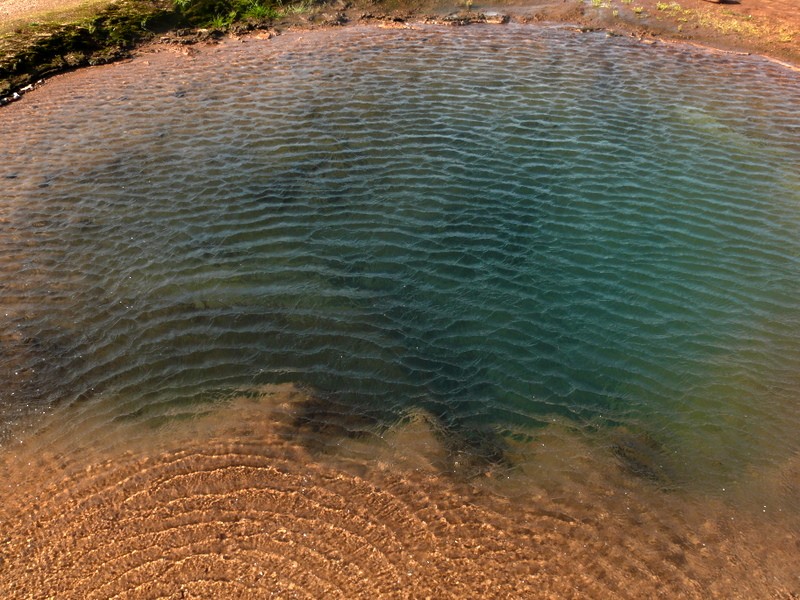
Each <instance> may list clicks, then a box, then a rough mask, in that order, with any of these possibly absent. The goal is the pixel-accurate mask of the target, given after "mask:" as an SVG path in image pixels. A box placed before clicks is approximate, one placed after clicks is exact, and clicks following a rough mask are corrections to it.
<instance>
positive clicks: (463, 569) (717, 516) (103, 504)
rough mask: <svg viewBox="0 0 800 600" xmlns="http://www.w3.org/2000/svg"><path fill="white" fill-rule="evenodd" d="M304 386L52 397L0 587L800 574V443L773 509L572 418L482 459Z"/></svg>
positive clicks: (774, 590) (543, 591)
mask: <svg viewBox="0 0 800 600" xmlns="http://www.w3.org/2000/svg"><path fill="white" fill-rule="evenodd" d="M308 401H309V397H308V396H307V395H306V394H305V393H304V392H302V391H300V390H298V389H296V388H294V387H292V386H280V387H270V388H262V389H259V390H257V391H255V392H254V391H252V390H251V391H250V392H249V393H248V394H246V395H243V396H242V397H240V398H237V399H234V400H233V401H231V402H229V403H225V404H221V405H219V406H218V407H216V408H215V409H214V410H212V411H210V412H208V413H207V414H205V415H203V416H199V417H196V418H192V419H187V420H182V421H180V422H176V423H171V424H169V425H166V426H163V427H161V428H158V429H147V430H145V429H143V427H142V425H137V424H135V423H126V422H118V423H112V426H109V422H108V417H109V415H108V414H102V415H94V414H93V413H92V412H90V411H89V409H86V410H85V412H81V411H82V410H83V409H81V408H80V407H72V408H64V409H59V410H56V411H55V412H54V413H53V414H52V416H51V417H50V418H49V419H48V422H47V424H45V425H44V426H41V428H40V429H39V430H38V431H37V432H36V433H34V434H32V435H31V434H26V435H25V436H24V439H23V440H22V441H18V442H16V443H15V444H13V445H12V446H11V447H8V448H4V449H3V453H2V454H3V459H2V463H0V482H2V483H1V484H0V486H1V487H0V597H3V598H33V597H37V598H41V597H56V598H81V599H85V598H111V597H115V598H116V597H120V598H201V597H202V598H267V597H276V598H277V597H280V598H377V597H380V598H426V597H431V598H467V597H473V598H475V597H482V598H510V597H528V598H569V597H584V598H609V597H614V598H655V597H668V598H677V597H684V598H686V597H688V598H709V597H717V598H783V599H789V598H797V597H798V595H800V580H798V573H799V571H798V569H797V565H798V557H800V538H799V537H798V535H797V534H798V522H799V521H798V518H797V517H798V515H797V512H793V511H792V510H791V507H792V503H793V502H794V498H797V497H798V496H800V484H799V483H798V482H800V458H797V459H795V460H792V461H790V462H789V463H787V464H786V465H784V466H783V467H782V468H780V469H777V470H775V471H774V472H770V473H762V474H759V475H757V476H755V475H754V476H753V478H752V479H753V482H752V487H753V488H758V489H759V490H761V492H763V491H765V490H767V491H769V492H770V494H771V497H772V498H773V499H774V502H773V503H771V504H770V511H769V513H766V512H762V510H760V507H758V506H755V505H754V502H755V500H753V498H755V496H752V498H751V497H750V496H749V495H748V494H749V493H748V492H742V491H740V492H739V493H738V494H736V495H734V496H732V497H731V498H730V499H726V498H715V499H709V498H704V497H701V496H700V495H698V494H691V493H689V492H688V491H686V490H683V491H681V490H665V489H660V488H659V487H657V486H656V485H655V484H653V483H652V482H648V481H645V480H642V479H641V478H637V477H635V476H632V475H630V474H627V473H626V472H624V471H623V470H622V469H620V466H619V464H618V463H617V462H616V461H615V459H614V458H613V455H612V453H610V452H608V451H607V449H605V448H602V447H598V446H597V445H596V444H593V443H592V441H591V440H589V439H584V438H582V437H581V436H580V435H579V434H577V433H574V432H569V431H568V430H567V429H566V428H563V427H560V426H559V425H554V426H553V427H552V428H551V429H550V430H545V431H544V432H542V433H541V434H540V435H539V436H537V438H536V440H535V442H534V443H533V445H530V444H529V445H528V446H527V447H525V448H520V454H519V457H518V460H516V461H515V465H514V466H513V467H509V468H507V469H496V470H493V471H492V470H490V471H483V472H482V473H481V474H478V475H476V474H475V473H474V472H468V470H466V469H463V468H461V467H460V465H459V457H453V456H450V455H448V454H447V452H445V451H444V449H443V446H442V444H441V443H440V437H439V435H438V432H437V431H436V428H435V427H434V426H433V425H431V423H430V420H429V419H427V418H426V416H425V415H423V414H418V415H416V416H414V417H413V418H412V419H410V421H409V422H408V423H406V424H404V425H402V426H398V427H397V428H396V429H395V430H393V431H390V432H388V433H387V434H385V435H382V436H366V437H364V436H362V437H359V438H350V437H347V436H339V435H337V434H336V433H335V432H332V431H333V430H335V429H336V428H332V429H331V428H328V427H326V426H325V424H324V423H323V424H319V423H317V424H316V425H313V426H309V425H308V424H306V425H303V426H298V425H296V423H297V420H296V416H297V415H298V410H299V407H302V406H303V405H304V403H306V402H308ZM92 410H94V409H92ZM94 423H96V424H97V426H94V425H93V424H94ZM81 431H82V432H84V433H81ZM87 432H88V433H87ZM749 498H750V499H749Z"/></svg>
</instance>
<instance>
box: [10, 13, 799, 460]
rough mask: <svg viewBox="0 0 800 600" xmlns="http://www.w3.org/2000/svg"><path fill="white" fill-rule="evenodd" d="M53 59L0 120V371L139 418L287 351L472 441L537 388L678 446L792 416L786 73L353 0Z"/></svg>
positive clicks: (211, 393)
mask: <svg viewBox="0 0 800 600" xmlns="http://www.w3.org/2000/svg"><path fill="white" fill-rule="evenodd" d="M117 69H118V70H117ZM118 73H121V75H119V74H118ZM142 82H146V84H143V83H142ZM50 85H52V86H53V89H54V90H57V89H59V88H57V86H58V85H59V84H58V82H54V83H52V84H50ZM69 85H70V86H71V87H70V89H71V93H72V98H73V100H74V101H72V102H64V101H63V98H62V97H59V94H58V93H51V94H49V95H45V94H41V95H39V96H35V95H32V96H31V97H30V98H29V99H27V100H26V102H25V103H21V104H19V105H15V106H12V107H9V108H8V109H4V111H3V113H2V115H1V116H2V119H1V120H0V137H2V139H3V140H4V148H3V149H2V150H0V152H2V166H0V177H2V178H3V179H2V181H3V184H4V197H3V199H2V205H1V207H0V210H1V211H2V214H0V230H1V232H2V237H1V238H0V246H2V247H1V248H0V250H1V252H0V256H2V258H0V261H2V263H1V265H2V266H1V268H2V271H3V273H4V278H3V281H4V283H3V284H2V285H3V287H2V293H3V308H4V311H5V313H6V315H7V321H6V323H7V325H6V326H5V327H4V329H3V331H2V333H0V335H2V336H3V337H2V338H1V339H0V341H2V345H1V346H0V351H2V354H0V359H1V360H2V361H3V365H4V366H7V367H9V369H8V371H9V372H12V371H13V372H14V373H15V374H17V373H21V374H22V375H21V376H18V377H17V378H16V379H14V377H13V376H12V377H10V378H11V379H12V380H13V381H12V382H11V384H12V385H10V387H8V388H7V389H8V390H11V391H10V392H8V394H12V393H13V394H17V395H16V396H15V397H19V396H20V395H24V396H25V398H26V399H27V400H28V401H31V400H38V402H39V403H40V404H42V405H48V404H50V403H53V402H55V401H59V400H60V401H65V402H67V403H73V402H78V401H89V402H93V403H97V404H98V405H103V403H108V404H109V405H113V406H114V409H113V411H111V412H113V414H117V415H122V416H126V417H130V418H136V419H145V420H149V419H152V420H154V422H158V421H159V420H161V419H163V418H164V417H167V416H170V415H174V414H176V413H180V412H182V411H185V412H189V413H191V412H192V411H194V410H196V408H195V407H196V406H197V403H198V401H201V400H205V399H213V398H215V397H217V396H219V394H221V393H226V392H229V391H231V390H234V389H236V388H239V387H242V386H245V385H250V384H254V383H255V384H263V383H280V382H289V381H291V382H299V383H303V384H307V385H310V386H313V387H315V388H316V389H319V390H323V391H326V392H329V393H335V394H336V395H337V397H338V398H339V400H340V401H341V402H342V403H344V404H345V405H348V406H351V407H352V410H353V411H354V412H356V413H359V412H360V413H363V414H368V415H370V417H371V418H372V419H373V421H374V422H375V423H383V424H388V423H391V422H393V421H395V420H396V419H397V418H398V417H399V416H401V415H402V414H404V413H405V411H406V410H408V409H410V408H422V409H425V410H427V411H428V412H430V413H431V414H434V415H436V416H437V417H438V418H439V419H440V420H441V422H442V424H443V426H445V427H446V428H447V429H448V430H449V431H452V432H453V433H454V435H456V436H460V437H462V438H463V439H464V441H465V443H466V444H467V445H469V444H474V445H475V450H476V451H483V450H484V449H485V448H483V446H482V444H483V442H481V441H480V440H485V439H486V438H487V436H488V437H492V436H499V437H502V436H503V435H504V434H505V433H508V432H515V431H518V430H520V429H522V430H525V431H530V430H531V429H532V428H535V427H537V426H538V425H541V424H543V423H547V422H550V421H551V420H552V418H553V417H557V418H566V419H571V420H574V421H575V422H577V423H593V424H610V425H613V426H615V427H620V426H622V427H627V428H629V429H632V430H645V431H646V432H647V435H648V436H651V437H653V438H654V439H658V440H659V442H660V443H662V444H664V445H665V446H668V447H670V448H671V449H672V450H673V451H674V452H676V453H677V455H678V459H677V460H676V462H678V463H684V464H683V465H682V467H681V468H684V469H685V470H687V476H693V475H697V473H696V472H693V470H694V469H696V470H697V471H698V472H707V471H708V470H709V469H711V470H714V469H721V470H723V471H724V470H725V469H728V468H731V465H738V464H740V462H742V461H750V460H761V459H762V458H766V459H767V460H769V456H770V453H771V452H779V451H780V452H784V451H785V447H786V446H787V444H790V440H792V439H793V434H792V432H794V431H796V428H797V426H798V424H799V423H800V413H798V407H797V402H796V389H797V383H798V381H797V375H796V374H797V373H798V372H800V349H798V348H799V347H800V346H799V345H798V344H797V340H798V336H799V335H800V311H799V310H798V304H797V301H796V299H797V298H798V297H800V212H799V211H798V199H800V179H799V178H798V173H800V136H798V135H797V132H798V128H800V114H798V112H799V111H798V106H800V83H798V79H797V75H796V74H793V73H787V72H786V71H784V70H782V69H781V68H780V67H779V66H775V65H771V64H769V63H767V62H764V61H761V60H758V59H750V58H744V57H730V56H718V55H712V54H707V53H704V52H700V51H696V50H693V49H685V48H680V47H670V48H658V49H654V48H651V47H646V46H642V45H639V44H636V43H634V42H632V41H630V40H621V39H608V38H605V37H603V36H599V35H578V34H575V33H573V32H566V31H563V30H550V29H536V30H531V29H528V28H524V27H516V26H512V27H508V28H505V29H502V31H500V30H493V29H487V28H480V27H475V28H468V29H466V30H464V31H458V32H454V31H452V30H442V29H439V28H433V27H432V28H422V29H420V30H415V31H393V32H386V31H377V30H364V29H358V28H356V29H352V30H349V31H347V32H339V33H337V34H335V35H334V34H332V33H325V32H319V33H314V34H309V35H308V36H307V38H306V39H304V40H299V39H295V38H293V37H292V36H287V37H286V38H281V39H278V40H275V41H273V42H271V43H270V44H269V45H266V44H264V43H261V42H259V41H256V40H250V41H247V42H246V43H239V44H233V43H228V44H225V45H223V46H222V47H220V48H219V49H216V50H209V51H208V52H205V53H201V54H200V55H198V56H196V57H194V58H191V59H186V58H179V57H175V56H171V55H167V54H161V55H153V56H150V57H143V58H140V59H137V60H135V61H133V62H132V63H130V64H127V65H124V66H119V67H115V68H114V69H108V70H106V71H103V72H99V73H96V74H93V73H83V74H79V75H75V76H74V77H73V78H72V79H71V80H70V84H69ZM42 116H46V119H43V118H42ZM87 123H91V127H87V126H86V125H87ZM22 132H24V151H22V150H15V149H17V148H21V147H22V144H23V133H22ZM14 386H17V387H14ZM3 403H4V405H6V406H8V407H14V406H17V404H16V400H15V399H14V398H12V397H11V396H10V395H6V396H4V397H3ZM9 410H11V408H9ZM768 432H769V433H768ZM765 439H768V440H775V441H774V442H767V443H762V442H763V441H764V440H765ZM487 443H489V444H490V445H491V444H493V443H495V442H491V441H490V442H487ZM497 443H500V442H497ZM756 447H758V450H755V448H756ZM697 457H702V458H701V459H699V460H697ZM720 464H722V465H724V466H723V467H718V466H715V465H720Z"/></svg>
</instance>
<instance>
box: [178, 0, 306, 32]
mask: <svg viewBox="0 0 800 600" xmlns="http://www.w3.org/2000/svg"><path fill="white" fill-rule="evenodd" d="M174 6H175V8H176V10H178V11H179V12H180V13H181V14H182V15H183V16H184V18H185V19H186V20H187V21H188V22H189V23H190V24H192V25H195V26H200V27H212V28H214V29H227V28H229V27H230V26H231V25H232V24H233V23H235V22H236V21H243V20H244V21H269V20H273V19H279V18H281V17H284V16H287V15H296V14H300V13H304V12H307V11H308V10H310V9H311V7H312V6H313V4H312V2H311V1H310V0H302V1H301V2H296V3H292V4H287V5H284V4H283V1H282V0H174Z"/></svg>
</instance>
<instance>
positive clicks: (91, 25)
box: [0, 0, 800, 107]
mask: <svg viewBox="0 0 800 600" xmlns="http://www.w3.org/2000/svg"><path fill="white" fill-rule="evenodd" d="M765 1H766V0H750V2H749V3H748V6H747V7H748V8H749V7H750V5H752V4H753V3H756V4H757V5H758V6H760V7H761V10H762V12H763V15H761V14H759V13H746V14H745V13H742V15H743V16H742V15H738V13H736V12H732V10H731V8H730V7H741V5H737V4H709V3H707V2H704V1H703V0H683V4H678V3H677V2H672V3H669V4H668V3H666V2H656V0H591V2H590V3H589V2H583V1H581V0H563V2H561V3H552V2H549V1H544V2H543V1H539V2H537V0H533V2H531V1H530V0H529V1H528V2H525V3H520V4H516V3H514V2H513V0H512V2H496V3H492V4H488V5H485V6H484V5H474V4H472V3H470V4H469V5H467V6H466V7H465V6H464V4H463V3H461V5H460V6H459V5H456V4H443V3H441V2H436V1H433V2H429V3H427V4H414V0H385V1H384V2H382V3H379V4H370V3H368V2H367V1H366V0H358V1H357V2H355V3H349V2H348V3H344V2H343V1H342V0H339V2H340V3H339V4H335V3H332V2H331V3H323V4H316V5H308V4H301V5H296V6H297V7H299V8H298V9H297V10H296V11H295V10H294V9H292V6H294V5H290V4H287V5H283V4H281V5H280V6H281V7H285V8H284V9H282V10H284V13H283V14H282V15H280V16H278V17H275V16H272V17H270V18H264V19H241V20H235V21H234V22H232V23H230V24H228V25H226V26H224V27H200V26H198V21H197V20H196V19H195V21H194V23H192V22H190V21H187V20H186V17H185V15H183V14H182V13H181V12H180V9H178V8H177V5H173V4H171V3H170V2H167V1H165V0H124V1H123V2H120V3H114V4H110V5H107V6H105V7H104V8H102V9H101V10H100V11H99V12H98V13H97V14H96V15H95V16H93V17H91V18H89V19H88V20H87V19H82V20H77V21H74V20H73V21H71V20H69V19H67V20H66V21H64V22H61V23H49V24H45V25H37V26H35V27H25V26H22V27H19V28H17V29H16V30H15V31H14V32H13V33H6V34H0V107H2V106H4V105H6V104H9V103H11V102H14V101H16V100H19V99H20V98H21V97H22V96H23V95H24V94H25V93H26V92H27V91H30V90H31V89H34V88H35V87H38V86H40V85H42V84H43V83H44V82H45V81H46V80H47V79H48V78H50V77H52V76H55V75H58V74H61V73H65V72H69V71H74V70H76V69H79V68H83V67H85V66H96V65H100V64H108V63H112V62H116V61H119V60H124V59H126V58H130V57H132V56H136V55H137V54H139V53H141V52H142V51H147V49H148V48H152V47H153V46H163V45H178V46H194V45H198V44H214V43H217V42H218V41H219V40H221V39H222V38H224V37H237V36H243V35H247V34H251V33H253V32H262V33H263V32H268V34H269V35H271V36H272V35H280V34H281V33H283V32H284V31H313V30H317V29H321V28H323V29H324V28H336V27H347V26H353V25H363V24H368V23H377V24H379V25H380V24H381V23H383V24H384V26H386V25H389V26H392V25H395V26H403V25H411V24H413V23H416V22H422V23H437V22H438V23H441V24H450V25H454V26H458V25H470V24H473V23H484V22H490V23H495V22H500V20H499V19H502V22H503V23H505V22H512V23H519V24H526V25H537V24H540V25H547V24H550V25H559V24H560V25H564V26H567V27H570V26H572V27H576V28H578V29H580V30H582V31H604V32H606V33H608V34H609V35H620V36H628V37H633V38H637V39H640V40H642V41H643V42H645V43H650V42H662V43H667V44H687V45H691V46H696V47H699V48H704V49H707V50H712V51H720V52H724V53H731V54H740V55H758V56H761V57H763V58H765V59H768V60H770V61H772V62H775V63H776V64H780V65H781V66H783V67H786V68H789V69H791V70H794V71H797V70H800V15H796V16H795V18H794V19H793V20H792V19H791V18H790V19H788V20H787V19H786V18H785V16H784V15H782V14H780V13H779V11H778V12H777V14H773V13H776V10H775V9H774V7H773V5H771V4H766V5H764V6H761V4H763V3H764V2H765ZM778 1H781V0H778ZM700 5H706V6H700ZM709 7H710V8H709ZM765 7H766V8H765ZM486 15H491V16H490V17H489V18H488V19H487V18H486ZM715 15H716V16H715ZM737 15H738V16H737ZM772 17H775V19H776V20H775V23H774V24H772V25H765V23H769V21H770V19H771V18H772ZM16 18H17V19H18V20H20V22H21V20H22V19H24V16H21V15H17V17H16ZM30 18H31V19H33V18H34V15H30ZM206 18H207V17H206ZM715 18H716V19H718V20H717V21H715V20H714V19H715ZM756 18H758V19H760V21H758V22H757V23H755V24H754V19H756ZM769 27H772V29H769ZM770 32H771V33H770Z"/></svg>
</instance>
